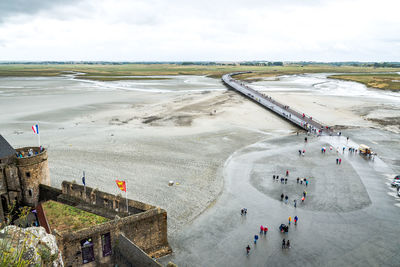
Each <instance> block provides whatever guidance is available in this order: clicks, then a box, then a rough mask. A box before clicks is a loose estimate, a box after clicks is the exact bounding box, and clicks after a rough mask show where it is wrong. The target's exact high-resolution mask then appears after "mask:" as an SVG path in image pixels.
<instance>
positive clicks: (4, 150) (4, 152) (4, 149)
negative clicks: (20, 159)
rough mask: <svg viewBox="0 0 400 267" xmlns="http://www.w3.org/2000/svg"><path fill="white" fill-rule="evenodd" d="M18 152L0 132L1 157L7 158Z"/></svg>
mask: <svg viewBox="0 0 400 267" xmlns="http://www.w3.org/2000/svg"><path fill="white" fill-rule="evenodd" d="M15 153H17V152H16V151H15V149H14V148H13V147H12V146H11V145H10V144H9V143H8V142H7V140H6V139H4V137H3V136H2V135H1V134H0V159H3V158H7V157H9V156H12V155H15Z"/></svg>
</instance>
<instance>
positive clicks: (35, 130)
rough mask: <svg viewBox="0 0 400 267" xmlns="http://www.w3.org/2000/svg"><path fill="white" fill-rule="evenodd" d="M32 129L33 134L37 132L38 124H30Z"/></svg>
mask: <svg viewBox="0 0 400 267" xmlns="http://www.w3.org/2000/svg"><path fill="white" fill-rule="evenodd" d="M32 131H33V132H34V133H35V134H39V124H35V125H32Z"/></svg>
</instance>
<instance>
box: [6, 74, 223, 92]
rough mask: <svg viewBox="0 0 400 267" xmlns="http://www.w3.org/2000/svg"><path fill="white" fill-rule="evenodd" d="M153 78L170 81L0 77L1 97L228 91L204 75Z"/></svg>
mask: <svg viewBox="0 0 400 267" xmlns="http://www.w3.org/2000/svg"><path fill="white" fill-rule="evenodd" d="M132 77H134V76H132ZM135 77H137V76H135ZM147 78H148V77H147ZM154 78H167V79H165V80H122V81H92V80H83V79H77V78H75V76H73V75H65V76H59V77H2V78H0V96H17V95H18V96H21V95H43V94H58V93H61V94H63V93H73V92H74V91H83V92H90V91H118V90H125V91H143V92H156V93H168V92H182V91H189V92H192V91H213V90H225V88H221V83H220V82H219V80H218V79H213V78H208V77H204V76H154Z"/></svg>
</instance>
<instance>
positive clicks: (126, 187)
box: [125, 181, 129, 214]
mask: <svg viewBox="0 0 400 267" xmlns="http://www.w3.org/2000/svg"><path fill="white" fill-rule="evenodd" d="M125 198H126V212H127V213H128V214H129V210H128V186H127V182H126V181H125Z"/></svg>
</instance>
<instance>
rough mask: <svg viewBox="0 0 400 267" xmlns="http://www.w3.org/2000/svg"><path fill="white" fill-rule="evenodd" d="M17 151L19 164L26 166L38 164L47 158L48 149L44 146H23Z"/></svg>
mask: <svg viewBox="0 0 400 267" xmlns="http://www.w3.org/2000/svg"><path fill="white" fill-rule="evenodd" d="M15 151H16V152H17V165H19V166H26V165H32V164H38V163H40V162H42V161H44V160H47V150H46V149H45V148H43V147H21V148H18V149H16V150H15Z"/></svg>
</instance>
